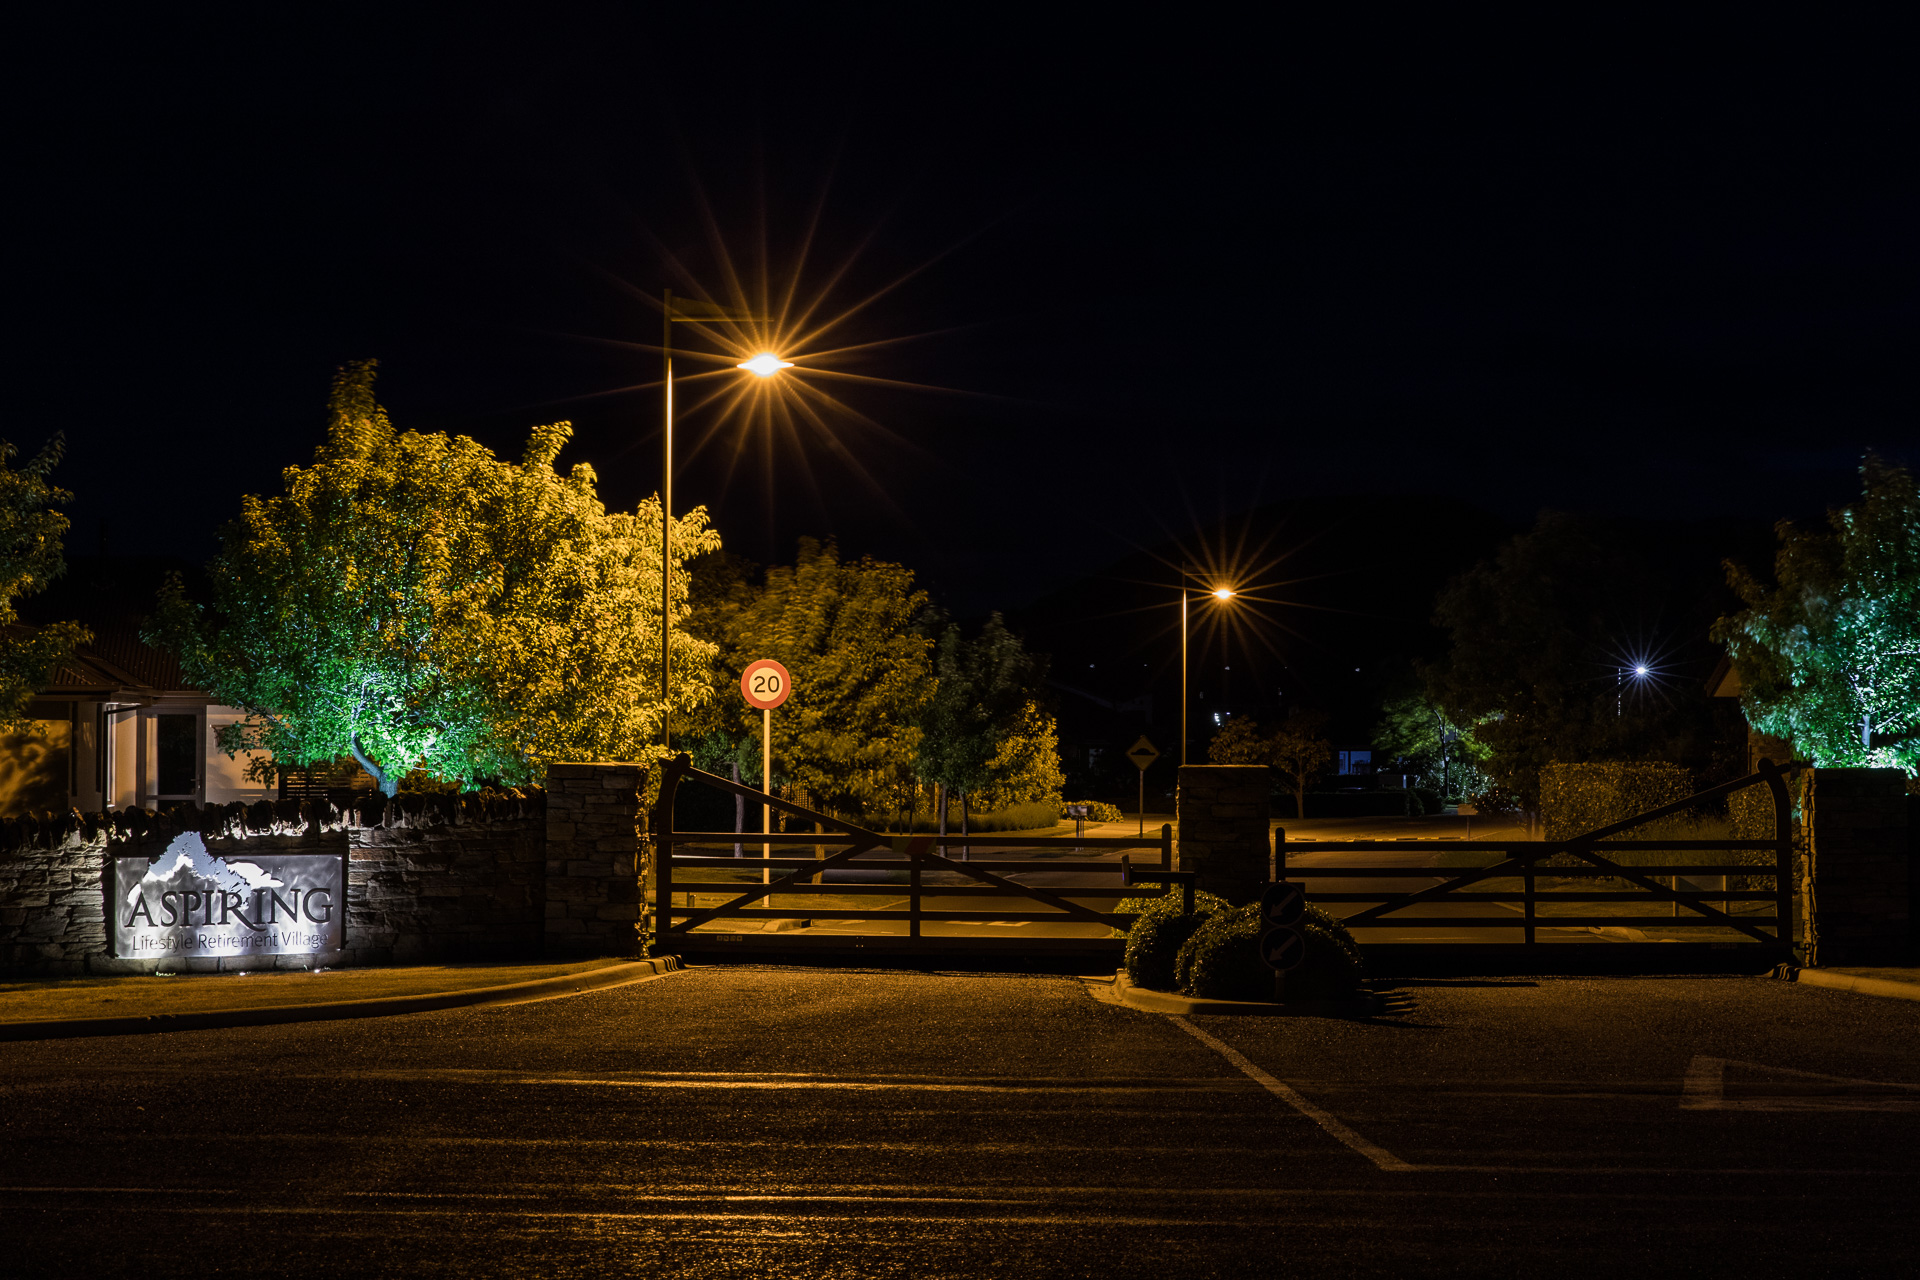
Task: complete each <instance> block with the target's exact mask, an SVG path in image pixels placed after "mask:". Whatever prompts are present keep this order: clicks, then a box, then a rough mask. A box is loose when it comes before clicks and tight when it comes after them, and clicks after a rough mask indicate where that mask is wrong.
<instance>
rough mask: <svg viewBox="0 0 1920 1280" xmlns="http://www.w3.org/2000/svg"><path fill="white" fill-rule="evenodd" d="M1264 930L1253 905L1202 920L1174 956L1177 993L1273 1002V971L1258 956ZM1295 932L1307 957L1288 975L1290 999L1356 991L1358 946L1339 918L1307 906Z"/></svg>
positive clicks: (1322, 997) (1336, 997) (1334, 997)
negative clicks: (1302, 941)
mask: <svg viewBox="0 0 1920 1280" xmlns="http://www.w3.org/2000/svg"><path fill="white" fill-rule="evenodd" d="M1196 914H1198V913H1196ZM1264 928H1265V925H1264V923H1263V922H1262V920H1261V918H1260V907H1259V904H1257V903H1250V904H1248V905H1247V906H1244V907H1233V908H1230V909H1229V910H1226V911H1217V912H1214V913H1213V914H1211V915H1209V916H1208V917H1206V918H1205V919H1204V920H1203V921H1202V922H1201V923H1200V926H1199V927H1198V928H1197V929H1195V930H1194V931H1193V932H1192V934H1191V935H1190V936H1189V937H1188V938H1187V940H1186V941H1185V942H1184V943H1182V944H1181V947H1180V951H1179V953H1178V955H1176V956H1175V957H1174V974H1173V976H1174V980H1175V982H1176V983H1178V989H1179V990H1180V991H1181V992H1183V993H1185V994H1186V995H1190V996H1198V997H1201V998H1204V999H1209V1000H1269V999H1272V998H1273V970H1271V969H1269V968H1267V965H1266V962H1265V961H1264V960H1262V959H1261V958H1260V934H1261V933H1262V931H1263V930H1264ZM1294 928H1296V929H1298V930H1299V931H1300V934H1301V936H1302V937H1304V938H1305V939H1306V943H1307V954H1306V958H1305V959H1304V960H1303V961H1302V962H1301V963H1300V966H1299V967H1298V968H1296V969H1294V970H1293V971H1292V972H1290V973H1288V974H1287V994H1288V996H1289V997H1290V998H1295V999H1300V998H1304V999H1308V1000H1342V999H1347V998H1349V997H1351V996H1352V995H1353V994H1354V993H1355V992H1357V991H1358V990H1359V988H1360V977H1361V974H1362V972H1363V970H1362V967H1361V961H1360V948H1359V947H1358V946H1357V945H1355V943H1354V941H1353V935H1352V934H1350V933H1348V932H1347V931H1346V929H1345V927H1344V926H1342V925H1341V924H1340V922H1339V921H1338V920H1335V919H1334V918H1333V917H1332V916H1330V915H1328V914H1327V913H1326V912H1324V911H1322V910H1320V909H1319V908H1318V907H1308V908H1307V914H1306V915H1305V916H1304V917H1303V918H1302V919H1301V921H1300V923H1298V924H1296V925H1295V926H1294Z"/></svg>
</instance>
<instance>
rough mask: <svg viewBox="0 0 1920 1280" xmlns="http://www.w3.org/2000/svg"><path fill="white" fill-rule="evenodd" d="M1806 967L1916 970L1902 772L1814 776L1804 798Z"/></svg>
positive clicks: (1854, 771) (1841, 772) (1816, 773)
mask: <svg viewBox="0 0 1920 1280" xmlns="http://www.w3.org/2000/svg"><path fill="white" fill-rule="evenodd" d="M1806 819H1807V831H1808V864H1809V865H1808V870H1809V871H1810V872H1811V875H1810V877H1809V878H1810V881H1811V901H1810V902H1807V903H1805V904H1804V908H1803V909H1806V910H1807V916H1808V919H1809V922H1810V925H1811V928H1810V930H1809V932H1810V934H1811V942H1812V946H1811V947H1810V948H1809V951H1810V952H1811V954H1810V955H1809V956H1808V962H1809V963H1812V964H1819V965H1842V966H1844V965H1905V964H1912V963H1913V962H1914V951H1913V935H1912V917H1911V911H1912V893H1913V886H1912V880H1911V876H1912V854H1911V851H1910V850H1909V847H1908V838H1909V835H1908V830H1907V779H1906V774H1905V773H1903V772H1902V771H1901V770H1899V769H1815V770H1814V771H1813V776H1812V777H1811V778H1810V779H1809V780H1808V783H1807V792H1806Z"/></svg>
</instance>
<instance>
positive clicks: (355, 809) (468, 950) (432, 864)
mask: <svg viewBox="0 0 1920 1280" xmlns="http://www.w3.org/2000/svg"><path fill="white" fill-rule="evenodd" d="M643 772H644V771H643V770H642V769H641V768H640V767H639V766H637V765H626V764H597V763H596V764H575V765H558V766H555V767H554V773H555V774H556V775H561V774H564V775H565V776H555V777H553V778H552V779H550V786H551V788H552V789H551V790H550V791H542V790H539V789H530V790H526V791H497V792H482V793H479V794H474V795H402V796H398V797H394V798H392V799H388V798H387V797H384V796H380V795H378V794H374V795H367V796H360V797H356V798H355V799H354V800H352V801H351V802H349V803H348V804H346V805H344V806H340V805H335V804H333V803H331V802H328V801H325V800H306V801H278V802H270V801H268V802H260V803H257V804H253V805H226V806H215V807H210V808H205V809H193V808H189V807H183V808H180V809H173V810H169V811H167V812H165V813H160V814H155V813H151V812H148V811H145V810H129V811H122V812H116V813H111V814H94V815H81V814H77V813H76V814H69V815H67V816H66V817H65V818H63V819H55V820H52V821H36V820H31V819H26V820H19V821H15V822H9V823H3V824H0V974H4V975H8V976H16V977H18V976H58V975H66V974H81V973H142V972H153V971H155V970H156V969H167V968H180V969H190V970H200V969H216V968H229V969H259V968H268V967H283V968H307V967H310V966H312V965H316V964H318V965H326V966H335V965H370V964H392V963H405V962H414V961H425V960H496V959H520V958H537V957H542V956H576V955H610V956H617V955H635V954H638V952H639V945H640V933H639V930H640V923H641V914H642V911H641V894H640V889H639V840H640V834H639V833H640V821H639V790H640V784H641V780H642V777H643ZM187 832H192V833H197V834H198V835H199V837H200V839H201V841H202V843H203V845H204V848H205V851H206V852H207V853H208V854H210V855H212V856H213V857H216V858H223V859H224V858H228V857H244V856H245V855H248V854H251V855H254V856H260V855H272V854H281V855H284V854H292V855H321V856H334V857H342V858H344V859H345V877H344V878H345V889H346V898H347V901H346V904H345V918H344V929H343V930H341V937H340V942H341V946H340V947H339V948H338V949H337V950H323V951H317V952H308V953H303V954H296V955H279V956H266V955H260V956H245V957H227V958H213V957H205V958H202V957H192V958H186V959H178V958H176V959H172V960H169V959H139V958H133V957H126V956H115V955H113V954H112V939H111V936H110V935H111V929H110V927H109V921H108V917H107V914H106V903H107V900H108V898H109V895H110V894H111V892H112V890H113V884H114V881H113V875H114V861H115V859H118V858H126V857H129V856H144V857H146V858H148V859H155V858H157V857H158V856H159V855H160V854H161V853H163V852H164V851H166V850H167V849H168V848H169V847H170V846H172V845H173V843H174V841H175V839H176V838H177V837H179V836H180V835H181V834H183V833H187ZM223 916H224V912H223Z"/></svg>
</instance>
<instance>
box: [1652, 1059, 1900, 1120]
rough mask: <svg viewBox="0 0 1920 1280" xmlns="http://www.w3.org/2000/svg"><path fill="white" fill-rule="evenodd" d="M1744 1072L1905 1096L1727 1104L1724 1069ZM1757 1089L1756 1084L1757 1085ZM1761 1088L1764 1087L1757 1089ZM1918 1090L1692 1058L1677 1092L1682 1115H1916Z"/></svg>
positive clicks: (1735, 1101) (1786, 1098) (1740, 1100)
mask: <svg viewBox="0 0 1920 1280" xmlns="http://www.w3.org/2000/svg"><path fill="white" fill-rule="evenodd" d="M1728 1067H1746V1068H1748V1069H1749V1070H1751V1071H1756V1072H1762V1073H1764V1074H1767V1075H1776V1076H1792V1077H1793V1078H1794V1079H1796V1080H1816V1081H1819V1082H1821V1083H1823V1084H1838V1085H1846V1086H1848V1087H1851V1088H1862V1089H1899V1090H1905V1091H1906V1092H1905V1093H1904V1094H1899V1093H1894V1094H1886V1093H1883V1094H1881V1095H1879V1096H1878V1097H1861V1096H1859V1095H1858V1094H1855V1095H1852V1096H1846V1095H1842V1096H1839V1097H1831V1096H1829V1097H1821V1096H1818V1095H1801V1096H1793V1095H1785V1096H1779V1095H1776V1096H1774V1097H1766V1096H1761V1097H1751V1098H1735V1099H1733V1100H1732V1101H1729V1100H1728V1099H1727V1068H1728ZM1756 1084H1758V1082H1756ZM1761 1087H1764V1086H1761ZM1916 1094H1920V1084H1905V1083H1902V1082H1900V1081H1896V1080H1856V1079H1854V1078H1852V1077H1851V1076H1830V1075H1823V1074H1822V1073H1820V1072H1818V1071H1800V1070H1797V1069H1795V1068H1793V1067H1774V1066H1768V1065H1767V1064H1766V1063H1763V1062H1742V1061H1741V1060H1739V1059H1738V1058H1707V1057H1701V1056H1698V1055H1696V1056H1695V1057H1694V1059H1693V1060H1692V1061H1691V1062H1689V1063H1688V1064H1687V1076H1686V1079H1685V1081H1684V1082H1683V1083H1682V1084H1681V1086H1680V1109H1681V1110H1682V1111H1920V1096H1914V1095H1916Z"/></svg>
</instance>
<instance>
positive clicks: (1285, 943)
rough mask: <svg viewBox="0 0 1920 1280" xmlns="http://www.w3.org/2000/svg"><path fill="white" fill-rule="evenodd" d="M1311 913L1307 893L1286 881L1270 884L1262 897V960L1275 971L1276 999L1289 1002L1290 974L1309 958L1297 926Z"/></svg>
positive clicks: (1305, 941) (1274, 990)
mask: <svg viewBox="0 0 1920 1280" xmlns="http://www.w3.org/2000/svg"><path fill="white" fill-rule="evenodd" d="M1306 914H1307V894H1306V891H1305V890H1304V889H1302V888H1301V887H1300V886H1299V885H1297V884H1291V883H1289V882H1287V881H1285V880H1281V881H1278V882H1277V883H1274V884H1270V885H1268V886H1267V888H1266V892H1264V893H1262V894H1261V895H1260V923H1261V924H1262V925H1264V926H1265V928H1264V929H1262V931H1261V933H1260V958H1261V959H1262V960H1265V961H1266V962H1267V967H1268V968H1269V969H1272V970H1273V998H1274V1001H1275V1002H1276V1003H1285V1001H1286V998H1287V971H1288V970H1289V969H1297V968H1299V967H1300V962H1301V961H1302V960H1305V959H1306V958H1307V940H1306V938H1305V937H1304V936H1303V935H1302V934H1301V932H1300V931H1299V930H1298V929H1296V928H1294V927H1293V926H1294V925H1296V924H1299V923H1300V917H1302V916H1304V915H1306Z"/></svg>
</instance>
